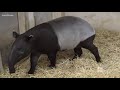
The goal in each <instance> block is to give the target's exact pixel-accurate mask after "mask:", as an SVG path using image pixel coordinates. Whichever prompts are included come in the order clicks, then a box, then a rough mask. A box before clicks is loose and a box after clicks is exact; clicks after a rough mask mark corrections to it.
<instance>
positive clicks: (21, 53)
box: [8, 32, 33, 73]
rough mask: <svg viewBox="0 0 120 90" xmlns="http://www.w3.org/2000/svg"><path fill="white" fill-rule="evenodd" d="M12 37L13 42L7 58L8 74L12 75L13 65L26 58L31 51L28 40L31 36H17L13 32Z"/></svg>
mask: <svg viewBox="0 0 120 90" xmlns="http://www.w3.org/2000/svg"><path fill="white" fill-rule="evenodd" d="M13 37H14V38H15V41H14V43H13V45H12V47H11V50H10V53H9V57H8V66H9V70H10V73H14V72H15V70H14V65H15V64H16V63H17V62H19V61H20V60H22V59H23V58H25V57H27V56H28V55H29V54H30V51H31V44H30V40H31V38H33V35H25V34H22V35H20V34H18V33H16V32H13Z"/></svg>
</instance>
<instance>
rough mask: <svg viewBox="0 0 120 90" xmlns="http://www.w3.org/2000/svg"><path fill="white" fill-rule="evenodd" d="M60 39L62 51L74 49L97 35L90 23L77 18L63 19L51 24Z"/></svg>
mask: <svg viewBox="0 0 120 90" xmlns="http://www.w3.org/2000/svg"><path fill="white" fill-rule="evenodd" d="M49 24H51V26H52V27H53V29H54V32H55V33H56V35H57V37H58V43H59V46H60V49H61V50H66V49H68V50H69V49H74V48H75V47H76V46H77V45H78V44H79V43H80V42H81V41H84V40H86V39H88V38H89V37H91V36H93V35H95V31H94V30H93V28H92V27H91V26H90V24H89V23H87V22H86V21H84V20H82V19H79V20H78V19H77V18H69V17H68V18H61V19H56V20H54V21H52V22H49Z"/></svg>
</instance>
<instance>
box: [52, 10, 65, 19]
mask: <svg viewBox="0 0 120 90" xmlns="http://www.w3.org/2000/svg"><path fill="white" fill-rule="evenodd" d="M62 15H63V13H62V12H53V13H52V18H53V19H55V18H58V17H61V16H62Z"/></svg>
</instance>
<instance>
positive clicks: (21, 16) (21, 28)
mask: <svg viewBox="0 0 120 90" xmlns="http://www.w3.org/2000/svg"><path fill="white" fill-rule="evenodd" d="M18 23H19V32H20V34H22V33H24V32H25V31H26V28H25V12H18Z"/></svg>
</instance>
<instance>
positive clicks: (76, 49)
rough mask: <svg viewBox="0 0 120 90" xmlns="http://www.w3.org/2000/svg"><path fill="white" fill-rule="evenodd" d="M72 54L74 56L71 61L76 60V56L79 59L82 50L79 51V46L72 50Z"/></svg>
mask: <svg viewBox="0 0 120 90" xmlns="http://www.w3.org/2000/svg"><path fill="white" fill-rule="evenodd" d="M74 52H75V55H74V57H73V58H72V60H73V59H76V58H77V56H78V57H80V56H81V55H82V53H83V52H82V49H81V46H80V44H79V45H78V46H77V47H76V48H75V49H74Z"/></svg>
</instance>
